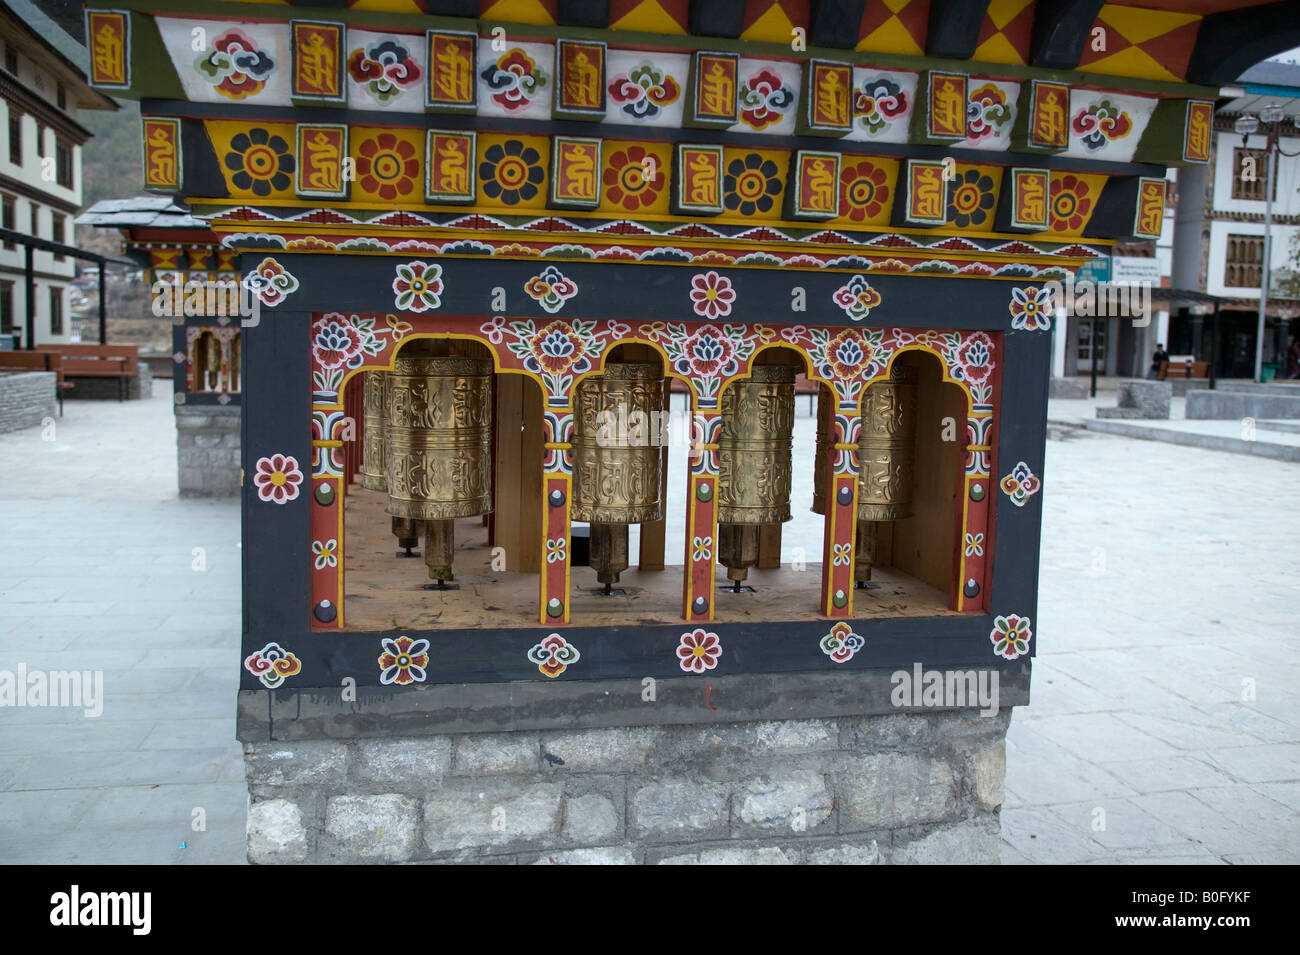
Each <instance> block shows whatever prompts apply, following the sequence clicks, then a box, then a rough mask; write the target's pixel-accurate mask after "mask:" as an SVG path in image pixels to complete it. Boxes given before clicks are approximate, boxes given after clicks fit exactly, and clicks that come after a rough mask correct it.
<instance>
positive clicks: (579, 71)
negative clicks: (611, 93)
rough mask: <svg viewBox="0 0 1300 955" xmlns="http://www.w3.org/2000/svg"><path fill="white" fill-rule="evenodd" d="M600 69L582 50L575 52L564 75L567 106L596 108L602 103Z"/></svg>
mask: <svg viewBox="0 0 1300 955" xmlns="http://www.w3.org/2000/svg"><path fill="white" fill-rule="evenodd" d="M599 88H600V70H598V69H597V68H596V66H595V65H594V64H593V63H592V62H591V58H590V57H588V56H587V54H586V53H583V52H581V51H579V52H577V53H575V54H573V59H572V60H570V61H569V68H568V70H567V71H566V72H565V76H564V102H565V105H566V106H580V107H589V108H594V107H596V106H599V105H600V100H599V93H598V90H599Z"/></svg>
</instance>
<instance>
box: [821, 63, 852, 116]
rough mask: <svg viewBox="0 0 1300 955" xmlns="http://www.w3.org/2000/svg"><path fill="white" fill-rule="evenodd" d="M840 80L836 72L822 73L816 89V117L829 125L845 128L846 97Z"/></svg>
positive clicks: (846, 114) (827, 71)
mask: <svg viewBox="0 0 1300 955" xmlns="http://www.w3.org/2000/svg"><path fill="white" fill-rule="evenodd" d="M840 80H841V77H840V74H839V72H838V71H837V70H826V71H824V72H823V73H822V81H821V83H820V84H819V85H818V87H817V116H818V118H819V119H821V120H822V121H823V122H825V123H828V124H830V125H834V126H847V125H848V123H849V115H848V108H847V107H848V97H847V96H846V95H845V89H844V86H843V84H842V83H841V81H840Z"/></svg>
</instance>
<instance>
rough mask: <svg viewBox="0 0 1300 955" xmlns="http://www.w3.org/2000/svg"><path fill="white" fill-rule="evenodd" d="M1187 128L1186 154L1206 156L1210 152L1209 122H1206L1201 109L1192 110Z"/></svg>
mask: <svg viewBox="0 0 1300 955" xmlns="http://www.w3.org/2000/svg"><path fill="white" fill-rule="evenodd" d="M1188 127H1189V128H1188V130H1187V154H1188V155H1189V156H1207V155H1209V152H1210V141H1209V137H1210V124H1209V123H1208V122H1206V119H1205V113H1204V112H1202V111H1201V110H1195V111H1193V112H1192V121H1191V123H1189V124H1188Z"/></svg>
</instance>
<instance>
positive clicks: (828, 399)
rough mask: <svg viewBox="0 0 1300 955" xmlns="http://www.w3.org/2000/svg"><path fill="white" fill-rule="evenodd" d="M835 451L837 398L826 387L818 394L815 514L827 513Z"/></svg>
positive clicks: (814, 485) (814, 489)
mask: <svg viewBox="0 0 1300 955" xmlns="http://www.w3.org/2000/svg"><path fill="white" fill-rule="evenodd" d="M834 451H835V396H834V392H832V391H831V390H830V389H829V388H827V387H826V386H825V385H822V386H821V388H820V389H819V391H818V394H817V451H816V453H815V455H814V457H813V502H812V512H813V513H814V514H825V513H826V468H827V466H828V462H829V460H830V456H831V454H833V453H834Z"/></svg>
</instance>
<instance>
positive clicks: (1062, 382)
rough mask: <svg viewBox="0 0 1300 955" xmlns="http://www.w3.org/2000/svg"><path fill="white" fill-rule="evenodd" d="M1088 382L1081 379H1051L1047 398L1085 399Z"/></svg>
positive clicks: (1087, 391)
mask: <svg viewBox="0 0 1300 955" xmlns="http://www.w3.org/2000/svg"><path fill="white" fill-rule="evenodd" d="M1088 393H1089V388H1088V382H1086V381H1084V380H1083V379H1082V378H1053V379H1052V380H1051V382H1050V383H1049V384H1048V391H1047V396H1048V397H1049V398H1076V399H1078V398H1087V397H1088Z"/></svg>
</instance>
